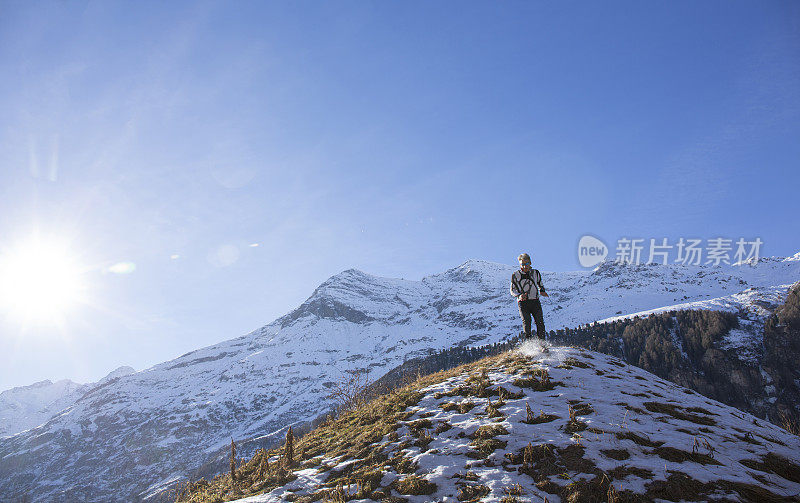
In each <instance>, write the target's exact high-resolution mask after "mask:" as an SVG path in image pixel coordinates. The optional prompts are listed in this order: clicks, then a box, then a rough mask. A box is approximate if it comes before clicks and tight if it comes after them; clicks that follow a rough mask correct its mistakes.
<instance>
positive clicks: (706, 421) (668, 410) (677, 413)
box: [643, 402, 717, 426]
mask: <svg viewBox="0 0 800 503" xmlns="http://www.w3.org/2000/svg"><path fill="white" fill-rule="evenodd" d="M643 405H644V408H645V409H647V410H649V411H650V412H657V413H659V414H667V415H670V416H672V417H674V418H675V419H682V420H684V421H690V422H692V423H695V424H703V425H706V426H714V425H716V424H717V422H716V421H714V420H713V419H712V418H710V417H708V415H709V414H711V413H710V412H708V411H707V410H705V409H701V408H700V407H692V408H690V409H684V408H683V407H681V406H680V405H675V404H670V403H660V402H645V403H644V404H643ZM696 412H699V413H701V414H705V415H703V416H701V415H698V414H696Z"/></svg>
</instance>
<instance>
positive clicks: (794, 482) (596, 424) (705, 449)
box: [236, 343, 800, 503]
mask: <svg viewBox="0 0 800 503" xmlns="http://www.w3.org/2000/svg"><path fill="white" fill-rule="evenodd" d="M519 354H520V355H521V356H524V358H519V357H518V358H513V357H512V358H509V357H505V358H497V359H493V360H489V361H486V362H484V365H485V366H486V369H487V372H486V378H487V379H486V380H485V381H483V386H485V389H487V390H488V391H487V392H484V393H480V392H478V391H477V390H479V389H482V388H480V387H479V384H480V383H481V378H480V372H481V371H480V370H478V369H475V370H472V371H471V372H470V371H467V370H465V371H462V373H460V374H457V375H455V376H453V377H449V378H445V377H443V378H442V380H441V381H440V382H436V383H434V384H432V385H429V386H427V387H425V388H423V389H421V390H420V391H421V393H422V396H421V398H420V399H419V400H418V402H416V404H414V405H411V406H409V407H408V408H407V409H406V410H405V412H407V414H406V413H402V412H401V413H400V414H398V416H399V417H401V418H402V419H401V420H400V421H399V422H398V423H396V424H395V428H396V429H394V428H392V429H394V431H395V433H394V434H393V433H390V434H387V435H384V437H383V439H382V440H380V441H379V442H378V443H377V444H376V445H377V447H378V449H372V450H371V451H370V454H369V456H368V457H366V458H363V459H358V458H356V459H353V458H351V457H348V456H340V457H328V456H326V455H325V454H321V455H318V456H316V457H314V458H311V459H309V460H307V461H306V462H305V463H304V464H302V465H301V466H300V468H299V469H298V471H296V475H297V479H296V480H293V481H291V482H289V483H287V484H285V485H282V486H279V487H277V488H275V489H272V490H270V491H269V492H267V493H265V494H262V495H258V496H251V497H247V498H243V499H239V500H236V501H237V503H266V502H279V501H289V500H291V501H300V502H303V501H316V500H317V499H316V498H313V497H311V495H316V496H317V497H319V498H325V497H332V496H333V494H334V491H337V490H338V491H339V494H350V495H353V496H354V497H353V498H352V500H354V501H361V502H371V501H380V500H382V499H383V498H386V497H395V498H407V501H409V502H412V503H423V502H428V501H439V502H442V503H447V502H452V503H456V502H458V501H465V500H469V501H500V500H501V498H503V497H506V498H507V499H506V500H505V501H520V502H523V501H525V502H529V501H530V502H534V501H536V502H539V501H550V502H553V503H556V502H559V501H595V500H594V499H591V498H590V497H601V496H602V497H603V498H602V499H601V500H602V501H605V497H606V496H607V495H608V493H609V486H610V487H611V491H612V492H614V493H616V496H617V497H618V498H620V499H619V500H620V501H652V500H654V499H656V498H659V499H662V500H669V501H678V500H687V501H706V500H708V499H709V497H710V496H714V497H717V498H720V497H727V498H732V499H728V500H727V501H730V500H733V501H741V500H743V501H767V500H769V501H790V500H793V501H796V499H794V498H797V496H798V495H800V438H798V437H797V436H794V435H791V434H789V433H787V432H786V431H784V430H782V429H781V428H778V427H777V426H774V425H772V424H770V423H767V422H764V421H761V420H759V419H757V418H755V417H753V416H750V415H748V414H745V413H742V412H740V411H738V410H737V409H734V408H732V407H728V406H726V405H723V404H721V403H719V402H715V401H713V400H710V399H707V398H705V397H703V396H701V395H699V394H697V393H695V392H693V391H691V390H688V389H686V388H681V387H679V386H676V385H674V384H672V383H670V382H668V381H664V380H662V379H660V378H658V377H656V376H654V375H652V374H649V373H647V372H645V371H643V370H641V369H639V368H637V367H633V366H629V365H626V364H624V363H622V362H620V361H619V360H617V359H615V358H612V357H609V356H606V355H603V354H599V353H594V352H591V351H585V350H582V349H576V348H553V349H551V350H550V352H549V354H543V353H541V352H540V351H539V350H538V348H537V347H535V346H534V345H533V344H532V343H527V344H526V345H524V346H523V347H522V348H521V349H520V351H519ZM543 372H544V373H546V374H547V375H548V380H547V381H546V382H548V383H549V384H550V386H541V384H542V383H544V382H545V380H544V379H543V378H542V375H543V374H542V373H543ZM532 376H535V377H533V378H532ZM531 381H532V382H533V383H534V384H530V383H531ZM538 386H541V388H539V387H538ZM500 387H502V388H503V390H504V391H503V392H502V394H503V399H502V401H501V400H500V397H499V396H498V395H499V394H500V393H501V392H500V391H499V388H500ZM465 404H466V405H465ZM490 404H494V406H495V408H496V412H492V413H491V414H489V413H488V411H489V409H488V408H487V406H489V405H490ZM528 406H529V407H530V409H531V411H532V416H533V420H529V418H531V416H529V415H528V413H527V407H528ZM459 407H461V408H459ZM570 409H572V410H574V411H575V414H574V417H573V418H571V417H570ZM345 419H346V418H345ZM332 428H334V429H336V425H333V426H332ZM342 440H344V438H343V439H342ZM526 448H527V449H528V454H527V455H526ZM376 451H377V452H380V453H382V454H383V455H384V456H383V458H382V459H385V461H383V462H380V461H378V462H377V463H376V462H375V461H374V460H380V459H381V455H380V454H377V453H376ZM526 457H527V459H526ZM277 461H278V457H277V456H274V457H273V458H272V459H271V460H270V462H271V463H273V466H274V463H276V462H277ZM781 466H782V467H783V468H779V467H781ZM408 467H412V468H411V469H409V468H408ZM375 472H378V474H379V475H381V476H380V477H375V478H374V480H380V482H379V484H378V486H377V487H376V486H372V487H370V489H369V490H368V491H367V492H366V493H364V492H362V494H361V495H360V496H356V495H357V491H358V486H357V484H356V483H357V482H359V481H360V480H359V477H358V475H353V476H347V477H346V478H345V477H342V479H343V480H345V481H346V482H344V483H341V482H339V483H337V480H342V479H334V477H341V474H349V473H355V474H359V473H362V474H363V473H375ZM409 472H411V473H409ZM414 478H417V481H419V478H422V479H424V480H425V481H426V483H423V484H420V483H419V482H417V483H416V484H415V486H416V487H423V488H424V489H423V491H424V492H425V493H426V494H417V495H414V494H413V493H412V492H411V491H409V490H408V487H409V485H410V484H408V483H407V481H408V480H411V479H414ZM326 482H328V485H327V486H325V485H324V484H325V483H326ZM337 486H338V487H337ZM512 495H513V496H514V497H515V498H516V499H511V496H512ZM581 496H582V497H583V498H581ZM768 498H773V499H768ZM784 498H785V499H784ZM609 501H611V498H609Z"/></svg>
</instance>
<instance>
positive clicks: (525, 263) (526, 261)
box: [517, 253, 531, 271]
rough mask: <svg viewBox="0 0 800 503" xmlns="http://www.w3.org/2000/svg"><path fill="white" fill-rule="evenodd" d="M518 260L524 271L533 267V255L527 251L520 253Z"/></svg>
mask: <svg viewBox="0 0 800 503" xmlns="http://www.w3.org/2000/svg"><path fill="white" fill-rule="evenodd" d="M517 260H518V261H519V268H520V269H522V270H523V271H527V270H528V269H530V268H531V256H530V255H528V254H527V253H522V254H520V256H519V257H517Z"/></svg>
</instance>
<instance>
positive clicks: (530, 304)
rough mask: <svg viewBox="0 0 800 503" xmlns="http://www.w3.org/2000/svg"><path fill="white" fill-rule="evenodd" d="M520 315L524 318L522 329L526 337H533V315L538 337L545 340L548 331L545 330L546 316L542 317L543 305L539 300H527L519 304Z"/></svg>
mask: <svg viewBox="0 0 800 503" xmlns="http://www.w3.org/2000/svg"><path fill="white" fill-rule="evenodd" d="M517 305H518V306H519V315H520V316H522V327H523V330H524V331H525V337H526V338H527V337H530V336H531V315H533V320H534V321H535V322H536V337H538V338H539V339H541V340H544V338H545V335H546V333H547V332H546V331H545V329H544V316H543V315H542V303H541V302H539V299H526V300H521V301H519V302H517Z"/></svg>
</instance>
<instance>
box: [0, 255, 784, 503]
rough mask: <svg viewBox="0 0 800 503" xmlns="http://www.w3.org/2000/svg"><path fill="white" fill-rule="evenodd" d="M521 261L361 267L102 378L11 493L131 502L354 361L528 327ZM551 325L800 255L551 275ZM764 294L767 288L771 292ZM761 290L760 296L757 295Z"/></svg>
mask: <svg viewBox="0 0 800 503" xmlns="http://www.w3.org/2000/svg"><path fill="white" fill-rule="evenodd" d="M514 269H515V268H514V267H511V266H507V265H502V264H496V263H490V262H483V261H474V260H471V261H468V262H465V263H464V264H462V265H460V266H458V267H455V268H453V269H450V270H448V271H445V272H443V273H441V274H436V275H433V276H429V277H426V278H423V279H422V280H421V281H408V280H399V279H388V278H380V277H376V276H372V275H369V274H366V273H363V272H361V271H357V270H354V269H351V270H347V271H344V272H342V273H340V274H338V275H336V276H333V277H332V278H330V279H329V280H327V281H326V282H324V283H323V284H322V285H320V286H319V287H318V288H317V289H316V290H315V291H314V293H313V294H312V295H311V297H309V299H308V300H306V301H305V302H304V303H303V304H302V305H301V306H299V307H298V308H297V309H295V310H294V311H292V312H291V313H289V314H287V315H286V316H284V317H282V318H279V319H277V320H275V321H274V322H272V323H270V324H269V325H266V326H264V327H262V328H260V329H258V330H256V331H254V332H251V333H249V334H247V335H245V336H243V337H239V338H236V339H231V340H228V341H225V342H222V343H219V344H216V345H214V346H210V347H207V348H203V349H200V350H197V351H193V352H191V353H187V354H185V355H183V356H181V357H179V358H176V359H174V360H171V361H168V362H164V363H161V364H159V365H156V366H154V367H152V368H150V369H147V370H144V371H141V372H137V373H135V374H131V375H127V376H122V377H119V378H118V379H115V380H113V381H110V382H108V383H106V384H104V385H100V386H96V387H95V388H93V389H92V390H90V391H89V392H88V393H86V394H85V395H83V396H82V397H81V398H80V399H78V400H77V401H76V402H75V403H74V404H73V405H72V406H71V407H69V408H67V409H66V410H64V411H63V412H61V413H60V414H58V415H56V416H55V417H53V418H52V419H50V420H49V421H47V422H46V423H45V424H43V425H41V426H38V427H36V428H33V429H31V430H29V431H25V432H22V433H19V434H17V435H14V436H12V437H9V438H5V439H1V440H0V494H5V495H12V496H15V495H21V494H26V493H27V494H30V495H31V496H33V498H34V500H39V501H76V500H81V501H82V500H87V501H98V500H104V501H112V500H117V501H134V500H137V499H141V498H144V497H145V496H147V495H149V494H153V493H154V492H157V490H158V489H159V488H163V487H164V486H165V485H167V484H170V483H171V482H172V481H174V480H176V479H178V478H180V477H182V476H185V474H187V473H190V472H191V471H192V470H193V469H195V468H197V467H198V466H199V465H200V464H201V463H202V462H203V461H204V460H205V458H206V457H207V455H208V454H209V453H213V452H216V451H217V450H219V449H220V448H222V447H223V446H224V445H226V444H227V443H229V442H230V439H231V437H233V438H235V439H243V438H252V437H258V436H264V435H269V434H272V433H274V432H277V431H279V430H280V429H281V428H284V427H286V426H288V425H290V424H297V423H301V422H305V421H309V420H311V419H313V418H315V417H317V416H318V415H319V414H321V413H322V412H324V411H325V410H326V409H327V407H328V405H329V403H328V402H327V401H326V399H325V397H326V395H327V393H328V389H329V388H330V386H331V384H332V383H333V382H335V381H337V380H338V379H340V378H341V377H342V375H343V373H344V372H345V371H346V370H350V369H355V368H363V369H369V370H370V371H371V376H372V377H373V378H377V377H379V376H380V375H382V374H383V373H384V372H386V371H387V370H389V369H391V368H393V367H395V366H397V365H398V364H400V363H402V362H403V361H404V360H405V359H407V358H409V357H412V356H417V355H421V354H425V353H427V352H429V351H431V350H436V349H440V348H446V347H451V346H453V345H477V344H483V343H489V342H496V341H500V340H502V339H504V338H506V337H508V336H509V335H510V334H514V333H516V332H518V331H519V321H518V314H517V312H516V305H515V303H514V302H513V298H512V297H511V296H510V295H509V293H508V286H509V285H508V283H509V278H510V276H511V274H512V272H513V271H514ZM543 279H544V283H545V286H547V289H548V292H550V295H551V296H550V298H548V299H545V302H544V305H545V308H544V309H545V319H546V322H547V326H548V329H556V328H561V327H572V326H576V325H580V324H584V323H589V322H592V321H595V320H599V319H604V318H608V317H611V316H616V315H623V314H627V313H632V312H641V311H646V310H651V309H656V308H659V307H662V306H667V305H675V304H678V303H681V302H684V303H685V302H700V301H709V300H711V299H715V298H719V297H725V296H731V295H734V294H739V293H741V292H745V291H753V290H748V289H754V288H755V289H756V290H755V291H762V290H763V291H772V290H770V287H777V289H778V290H777V291H781V290H782V291H783V292H784V294H785V292H786V291H787V290H788V287H789V285H791V284H792V283H794V282H795V281H798V280H800V254H798V255H795V256H794V257H790V258H785V259H782V258H765V259H762V260H760V261H759V262H758V263H756V264H753V265H746V266H738V267H735V266H717V267H702V266H698V267H692V266H683V265H667V266H664V265H640V266H632V265H621V264H615V263H609V262H607V263H603V264H601V265H600V266H598V267H597V268H596V269H595V270H593V271H578V272H561V273H556V272H543ZM764 289H766V290H764ZM758 301H759V297H758V296H757V295H755V296H753V297H752V302H758Z"/></svg>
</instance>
